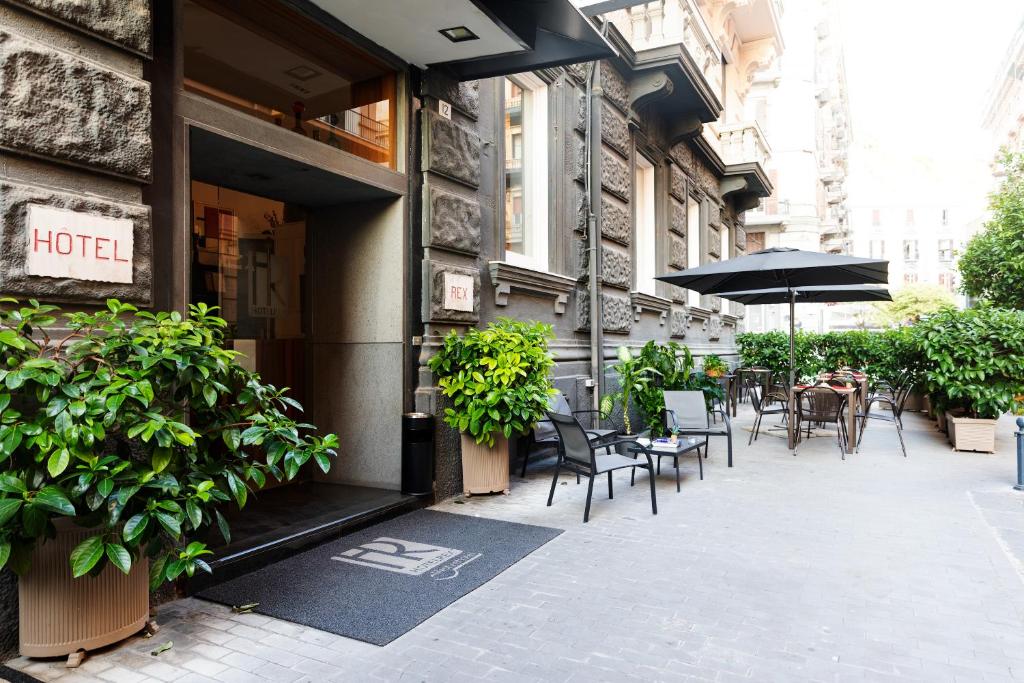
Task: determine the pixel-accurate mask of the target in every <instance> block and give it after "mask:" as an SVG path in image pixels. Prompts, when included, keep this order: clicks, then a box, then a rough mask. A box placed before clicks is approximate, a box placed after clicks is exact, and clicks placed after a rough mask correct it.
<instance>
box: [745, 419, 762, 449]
mask: <svg viewBox="0 0 1024 683" xmlns="http://www.w3.org/2000/svg"><path fill="white" fill-rule="evenodd" d="M760 424H761V413H758V414H757V417H755V418H754V428H753V429H751V430H750V438H749V439H747V445H748V446H749V445H750V444H752V443H754V439H756V438H757V428H758V425H760Z"/></svg>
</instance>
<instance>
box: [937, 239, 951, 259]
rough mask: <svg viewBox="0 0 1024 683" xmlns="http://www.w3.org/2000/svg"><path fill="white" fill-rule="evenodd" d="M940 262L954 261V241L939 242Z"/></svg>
mask: <svg viewBox="0 0 1024 683" xmlns="http://www.w3.org/2000/svg"><path fill="white" fill-rule="evenodd" d="M939 260H940V261H944V262H946V261H952V260H953V240H949V239H946V240H939Z"/></svg>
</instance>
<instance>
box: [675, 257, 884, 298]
mask: <svg viewBox="0 0 1024 683" xmlns="http://www.w3.org/2000/svg"><path fill="white" fill-rule="evenodd" d="M657 279H658V280H662V281H663V282H668V283H669V284H673V285H678V286H679V287H685V288H687V289H692V290H694V291H695V292H700V293H701V294H721V293H722V292H739V291H745V290H748V289H774V288H776V287H784V288H787V289H788V288H792V287H822V286H827V285H867V284H881V285H885V284H888V283H889V262H888V261H877V260H875V259H866V258H859V257H857V256H842V255H840V254H825V253H822V252H817V251H802V250H800V249H790V248H788V247H772V248H771V249H765V250H763V251H755V252H754V253H752V254H748V255H746V256H740V257H739V258H734V259H728V260H726V261H715V262H713V263H706V264H704V265H703V266H698V267H697V268H689V269H687V270H681V271H679V272H678V273H668V274H667V275H659V276H658V278H657Z"/></svg>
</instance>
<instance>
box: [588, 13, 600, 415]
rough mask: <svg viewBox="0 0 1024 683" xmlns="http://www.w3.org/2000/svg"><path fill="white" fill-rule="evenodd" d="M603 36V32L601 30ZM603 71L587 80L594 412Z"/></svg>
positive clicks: (596, 396) (596, 401) (593, 70)
mask: <svg viewBox="0 0 1024 683" xmlns="http://www.w3.org/2000/svg"><path fill="white" fill-rule="evenodd" d="M602 33H603V30H602ZM602 92H603V91H602V89H601V69H600V65H599V63H598V62H591V63H590V73H589V75H588V77H587V96H586V106H587V120H586V131H585V137H586V140H585V143H584V144H585V169H584V173H583V177H584V180H585V183H586V193H585V194H586V197H587V240H588V246H587V256H588V258H587V265H588V269H587V284H588V286H589V290H590V376H591V377H592V378H593V379H594V393H593V408H594V410H598V409H600V407H601V396H602V395H603V394H604V388H605V387H604V384H605V382H604V339H603V329H602V328H603V325H602V321H603V320H604V316H603V313H602V306H601V304H602V301H601V284H600V282H599V280H598V277H599V274H600V272H601V264H600V259H601V99H600V98H601V94H602Z"/></svg>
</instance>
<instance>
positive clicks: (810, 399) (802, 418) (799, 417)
mask: <svg viewBox="0 0 1024 683" xmlns="http://www.w3.org/2000/svg"><path fill="white" fill-rule="evenodd" d="M845 407H846V397H845V396H843V395H842V394H840V393H839V392H838V391H836V390H835V389H833V388H832V387H830V386H828V385H827V384H819V385H816V386H813V387H810V388H808V389H804V390H803V391H801V392H800V394H799V395H798V396H797V403H796V435H797V439H798V440H802V437H801V430H802V428H803V426H804V423H806V424H807V436H808V438H810V436H811V425H814V424H829V423H834V424H835V425H836V434H837V436H838V440H839V451H840V453H842V455H843V460H846V441H847V438H848V437H847V434H846V420H844V419H843V409H844V408H845Z"/></svg>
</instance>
